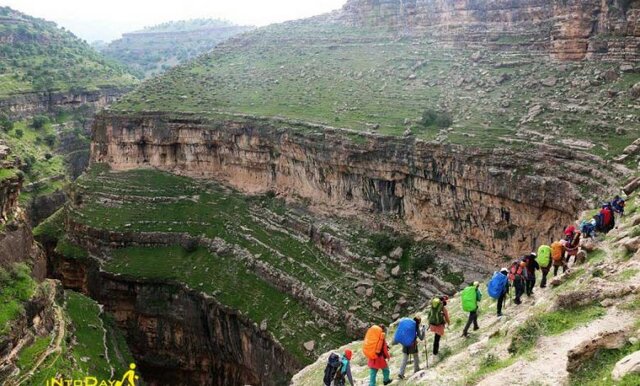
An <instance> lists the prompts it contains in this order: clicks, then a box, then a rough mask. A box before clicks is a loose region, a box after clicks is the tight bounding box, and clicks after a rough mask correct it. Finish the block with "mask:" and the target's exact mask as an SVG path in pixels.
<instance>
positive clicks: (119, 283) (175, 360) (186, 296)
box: [55, 256, 301, 386]
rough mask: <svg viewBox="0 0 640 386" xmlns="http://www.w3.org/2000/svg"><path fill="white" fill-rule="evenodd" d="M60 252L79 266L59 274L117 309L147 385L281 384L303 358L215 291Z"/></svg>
mask: <svg viewBox="0 0 640 386" xmlns="http://www.w3.org/2000/svg"><path fill="white" fill-rule="evenodd" d="M56 260H57V261H56V262H55V264H56V265H57V266H58V267H65V271H64V272H67V273H68V272H74V275H71V276H67V275H66V274H64V275H63V276H61V280H62V282H63V284H64V285H65V287H71V288H76V289H82V290H83V292H85V293H87V294H88V295H89V296H91V297H92V298H93V299H95V300H96V301H98V302H99V303H101V304H103V305H104V307H105V310H107V311H109V312H111V313H112V314H113V315H114V316H115V319H116V321H117V322H118V324H119V326H120V327H122V329H123V330H125V331H126V335H127V343H128V345H129V347H130V348H131V351H132V353H133V355H134V357H135V359H136V363H137V364H138V366H139V367H140V369H141V371H142V374H143V376H144V379H145V382H146V383H148V384H150V385H166V384H170V385H193V384H198V385H215V386H223V385H225V386H226V385H245V384H250V385H280V384H286V383H287V381H288V379H290V378H291V376H292V374H293V372H294V371H296V370H297V369H299V368H300V366H301V364H300V363H299V362H298V361H297V360H296V359H295V358H294V357H293V356H292V355H291V354H289V353H287V352H286V351H285V350H284V349H283V348H282V346H281V345H280V344H279V343H277V342H276V341H275V339H273V337H272V336H271V335H270V334H269V333H268V332H265V331H262V330H261V329H260V328H259V326H258V325H256V324H255V323H253V322H252V321H251V320H249V319H248V318H247V317H246V316H244V315H242V314H240V313H238V312H237V311H235V310H232V309H230V308H228V307H226V306H224V305H222V304H220V303H219V302H218V301H217V300H216V299H215V298H213V297H210V296H207V295H205V294H202V293H200V292H197V291H194V290H191V289H189V288H186V287H185V286H181V285H178V284H175V283H168V282H154V281H150V280H142V279H140V280H138V279H133V278H130V277H123V276H119V275H114V274H110V273H107V272H103V271H100V270H99V269H98V268H97V266H96V264H94V263H92V262H91V261H90V260H82V261H80V260H73V259H68V260H65V259H64V257H63V256H57V257H56ZM80 273H81V274H82V275H83V276H82V275H77V274H80ZM69 278H71V281H69Z"/></svg>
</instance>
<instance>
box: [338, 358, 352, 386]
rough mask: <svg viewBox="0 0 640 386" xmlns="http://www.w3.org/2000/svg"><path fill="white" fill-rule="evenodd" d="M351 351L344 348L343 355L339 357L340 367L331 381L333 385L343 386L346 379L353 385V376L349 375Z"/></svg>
mask: <svg viewBox="0 0 640 386" xmlns="http://www.w3.org/2000/svg"><path fill="white" fill-rule="evenodd" d="M352 356H353V352H352V351H351V350H349V349H346V350H344V355H343V356H342V358H340V367H339V368H338V371H337V372H336V377H335V379H334V381H333V386H345V385H346V381H347V380H349V384H351V386H354V383H353V376H352V375H351V357H352Z"/></svg>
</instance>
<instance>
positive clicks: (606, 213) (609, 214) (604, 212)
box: [600, 203, 615, 233]
mask: <svg viewBox="0 0 640 386" xmlns="http://www.w3.org/2000/svg"><path fill="white" fill-rule="evenodd" d="M600 217H601V218H602V231H603V232H604V233H609V231H610V230H612V229H613V228H614V227H615V220H614V217H613V210H612V209H611V204H609V203H605V204H604V205H603V206H602V209H600Z"/></svg>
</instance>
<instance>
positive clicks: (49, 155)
mask: <svg viewBox="0 0 640 386" xmlns="http://www.w3.org/2000/svg"><path fill="white" fill-rule="evenodd" d="M51 158H53V154H51V153H46V154H45V155H44V159H45V160H47V161H49V160H50V159H51Z"/></svg>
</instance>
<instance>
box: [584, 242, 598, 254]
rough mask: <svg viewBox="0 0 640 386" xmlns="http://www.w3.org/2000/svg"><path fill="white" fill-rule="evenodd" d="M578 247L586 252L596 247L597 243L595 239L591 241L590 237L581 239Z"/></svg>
mask: <svg viewBox="0 0 640 386" xmlns="http://www.w3.org/2000/svg"><path fill="white" fill-rule="evenodd" d="M580 247H581V248H582V249H584V250H585V251H587V252H593V251H594V250H595V249H596V248H597V247H598V245H596V243H595V241H593V240H592V239H582V244H581V245H580Z"/></svg>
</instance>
